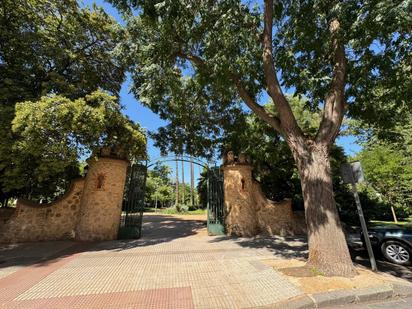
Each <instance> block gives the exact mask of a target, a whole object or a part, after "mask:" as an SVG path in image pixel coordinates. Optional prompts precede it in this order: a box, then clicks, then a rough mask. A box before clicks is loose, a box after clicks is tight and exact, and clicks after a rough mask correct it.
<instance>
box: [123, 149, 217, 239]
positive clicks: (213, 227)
mask: <svg viewBox="0 0 412 309" xmlns="http://www.w3.org/2000/svg"><path fill="white" fill-rule="evenodd" d="M176 160H177V161H179V162H182V161H183V162H191V163H194V164H196V165H198V166H201V167H203V168H205V169H206V171H207V173H206V175H207V230H208V234H209V235H223V234H224V233H225V223H224V220H225V213H224V206H223V196H224V192H223V173H222V172H221V171H220V168H219V167H216V166H215V167H209V165H208V164H207V163H205V162H203V161H201V160H198V159H196V158H193V157H190V156H179V157H162V158H159V159H157V160H154V161H152V163H150V164H147V162H146V164H142V163H134V164H132V165H131V166H130V167H129V170H128V174H127V178H126V185H125V193H124V199H123V206H122V216H121V221H120V228H119V237H118V238H119V239H138V238H140V237H141V234H142V221H143V211H144V205H145V200H144V198H145V188H146V177H147V170H148V168H149V167H151V166H153V165H155V164H158V163H161V162H168V161H176Z"/></svg>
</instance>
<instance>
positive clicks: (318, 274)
mask: <svg viewBox="0 0 412 309" xmlns="http://www.w3.org/2000/svg"><path fill="white" fill-rule="evenodd" d="M310 272H311V273H312V274H313V275H314V276H325V274H324V273H323V272H321V271H320V270H319V269H317V268H316V267H311V268H310Z"/></svg>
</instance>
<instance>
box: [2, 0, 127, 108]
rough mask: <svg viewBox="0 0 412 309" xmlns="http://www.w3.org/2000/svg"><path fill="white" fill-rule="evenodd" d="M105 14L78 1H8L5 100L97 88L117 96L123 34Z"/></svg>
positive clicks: (4, 21)
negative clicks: (117, 52) (118, 51)
mask: <svg viewBox="0 0 412 309" xmlns="http://www.w3.org/2000/svg"><path fill="white" fill-rule="evenodd" d="M120 31H121V29H120V27H119V26H118V24H117V23H116V22H115V21H114V20H113V19H112V18H111V17H109V16H108V15H107V14H106V13H105V12H104V11H103V10H101V9H98V8H94V9H93V10H89V9H87V8H84V9H80V8H79V5H78V3H77V1H76V0H59V1H57V0H3V1H2V5H1V7H0V42H1V45H0V58H1V60H2V61H1V64H0V76H1V79H0V98H1V100H2V102H4V103H6V104H7V105H9V104H14V103H15V102H18V101H24V100H36V99H38V98H40V97H41V96H44V95H47V94H50V93H57V94H61V95H64V96H67V97H69V98H73V97H80V96H84V95H86V94H88V93H90V92H92V91H94V90H97V88H99V87H101V88H102V89H104V90H107V91H110V92H112V93H115V94H117V93H118V91H119V90H120V86H121V83H122V81H123V67H122V65H121V64H120V62H119V61H118V60H117V58H115V57H113V50H114V49H115V47H116V44H117V42H118V39H119V35H120V34H121V32H120Z"/></svg>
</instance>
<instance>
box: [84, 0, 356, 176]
mask: <svg viewBox="0 0 412 309" xmlns="http://www.w3.org/2000/svg"><path fill="white" fill-rule="evenodd" d="M79 2H80V3H81V4H82V5H86V6H91V5H92V4H93V3H96V4H97V5H98V6H100V7H103V8H104V10H105V11H106V12H107V13H108V14H109V15H111V16H113V17H114V18H115V19H116V20H117V21H118V22H119V23H121V24H124V23H123V21H122V18H121V16H120V15H119V13H118V12H117V10H116V9H115V8H113V6H112V5H111V4H109V3H107V2H105V1H104V0H79ZM130 83H131V80H130V78H129V77H128V78H127V79H126V80H125V82H124V84H123V86H122V89H121V92H120V101H121V103H122V105H124V106H125V114H126V115H128V116H129V117H130V118H131V119H132V120H133V121H135V122H137V123H139V124H140V125H141V126H142V127H143V128H145V129H146V130H148V131H155V130H157V128H159V127H161V126H163V125H165V124H166V122H165V121H163V120H161V119H160V118H159V117H158V116H157V115H156V114H154V113H153V112H152V111H151V110H150V109H148V108H146V107H144V106H143V105H141V104H140V103H139V101H138V100H136V98H135V97H134V96H133V94H131V93H129V89H130ZM262 100H263V101H265V100H266V99H265V98H261V101H262ZM337 144H338V145H340V146H342V147H343V148H344V149H345V152H346V154H348V155H354V154H355V153H356V152H358V151H359V150H360V146H359V145H357V144H356V143H355V138H354V137H352V136H344V137H339V138H338V140H337ZM148 153H149V156H150V159H152V160H154V159H156V158H158V157H160V152H159V150H158V149H157V148H156V147H154V146H153V141H152V140H149V141H148ZM169 166H170V167H171V168H172V170H173V171H174V163H173V162H172V163H170V164H169ZM198 175H199V170H198V168H195V177H196V178H197V177H198ZM189 177H190V176H189V167H188V166H187V167H185V180H186V182H187V181H189V179H190V178H189Z"/></svg>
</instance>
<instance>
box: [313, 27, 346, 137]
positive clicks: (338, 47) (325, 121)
mask: <svg viewBox="0 0 412 309" xmlns="http://www.w3.org/2000/svg"><path fill="white" fill-rule="evenodd" d="M339 30H340V23H339V21H338V20H337V19H333V20H332V21H331V23H330V25H329V31H330V33H331V36H332V48H333V75H332V82H331V86H330V91H329V93H328V94H327V95H326V98H325V105H324V108H323V116H322V121H321V123H320V126H319V130H318V133H317V134H316V139H315V140H316V142H320V143H324V144H326V145H331V144H332V143H333V142H334V141H335V138H336V136H337V135H338V133H339V129H340V126H341V124H342V120H343V114H344V110H345V77H346V56H345V48H344V46H343V44H342V43H341V42H340V41H339V38H338V33H339Z"/></svg>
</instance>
